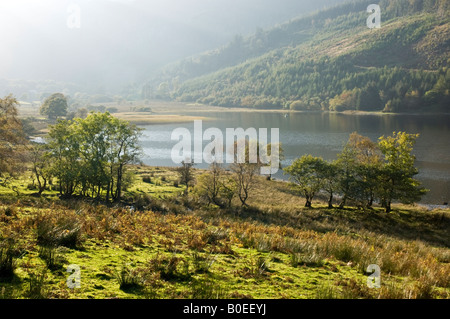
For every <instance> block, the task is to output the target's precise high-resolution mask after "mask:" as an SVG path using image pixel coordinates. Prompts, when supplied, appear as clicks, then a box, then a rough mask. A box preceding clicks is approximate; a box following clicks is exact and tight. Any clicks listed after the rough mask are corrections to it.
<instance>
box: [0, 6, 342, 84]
mask: <svg viewBox="0 0 450 319" xmlns="http://www.w3.org/2000/svg"><path fill="white" fill-rule="evenodd" d="M341 1H343V0H341ZM336 2H339V0H316V1H313V2H312V1H306V0H39V1H36V0H0V38H1V45H0V79H2V78H8V79H10V78H14V79H25V80H28V79H30V80H39V79H52V80H57V81H65V82H76V83H81V84H86V85H89V84H91V83H103V84H104V85H105V86H110V85H114V84H118V85H123V84H124V83H127V82H131V81H141V80H143V79H145V77H146V76H147V75H148V74H149V73H150V72H152V71H154V70H155V69H157V68H159V67H162V66H163V65H165V64H167V63H170V62H173V61H176V60H179V59H181V58H184V57H186V56H190V55H194V54H197V53H200V52H203V51H206V50H211V49H215V48H217V47H219V46H222V45H224V44H226V43H227V42H228V41H230V40H231V39H232V38H233V36H234V35H235V34H242V35H245V34H250V33H253V32H254V31H255V30H256V28H257V27H262V28H268V27H270V26H273V25H275V24H276V23H281V22H284V21H286V20H288V19H290V18H293V17H296V16H299V15H302V14H304V13H307V11H311V10H312V9H314V10H317V9H320V8H321V7H323V6H324V5H325V4H330V3H336ZM74 8H75V9H77V10H79V13H80V14H79V16H78V15H77V14H76V11H77V10H75V11H73V9H74ZM74 15H77V17H79V19H78V18H75V20H74V18H73V17H74ZM74 21H79V22H80V25H79V26H80V27H79V28H77V25H74Z"/></svg>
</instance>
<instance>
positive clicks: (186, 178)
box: [177, 161, 194, 195]
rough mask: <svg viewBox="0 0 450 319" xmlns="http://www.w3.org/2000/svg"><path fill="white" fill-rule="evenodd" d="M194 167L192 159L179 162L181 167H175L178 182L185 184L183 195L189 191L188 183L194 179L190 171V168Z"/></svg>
mask: <svg viewBox="0 0 450 319" xmlns="http://www.w3.org/2000/svg"><path fill="white" fill-rule="evenodd" d="M193 167H194V163H193V162H192V161H190V162H186V161H182V162H181V167H179V168H177V172H178V174H179V175H180V184H182V185H185V186H186V189H185V190H184V195H187V194H188V192H189V185H190V184H191V183H192V182H193V181H194V174H193V172H192V168H193Z"/></svg>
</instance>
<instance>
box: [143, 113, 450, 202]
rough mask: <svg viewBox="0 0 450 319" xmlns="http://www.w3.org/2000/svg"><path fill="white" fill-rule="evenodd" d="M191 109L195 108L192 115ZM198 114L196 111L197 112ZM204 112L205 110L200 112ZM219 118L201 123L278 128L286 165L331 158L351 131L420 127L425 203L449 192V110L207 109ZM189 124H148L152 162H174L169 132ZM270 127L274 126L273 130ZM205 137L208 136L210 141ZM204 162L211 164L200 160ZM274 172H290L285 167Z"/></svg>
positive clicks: (146, 143)
mask: <svg viewBox="0 0 450 319" xmlns="http://www.w3.org/2000/svg"><path fill="white" fill-rule="evenodd" d="M192 114H193V113H191V115H192ZM194 115H195V114H194ZM197 115H204V114H197ZM208 116H209V117H214V118H215V120H211V121H204V122H203V129H204V130H205V129H207V128H209V127H217V128H219V129H221V130H223V132H225V129H226V128H238V127H242V128H244V129H246V128H249V127H254V128H269V129H270V128H279V129H280V140H281V143H282V144H283V149H284V152H285V160H284V161H283V163H282V164H283V165H284V166H286V165H289V164H290V163H292V161H293V160H294V159H295V158H297V157H299V156H302V155H304V154H312V155H314V156H321V157H323V158H324V159H327V160H333V159H335V158H336V155H337V154H338V153H339V152H340V150H341V149H342V146H343V145H344V143H345V142H346V141H347V140H348V137H349V135H350V134H351V133H352V132H355V131H357V132H358V133H359V134H361V135H365V136H368V137H370V138H371V139H372V140H373V141H376V140H378V138H379V137H380V136H383V135H385V136H386V135H390V134H392V132H394V131H405V132H407V133H414V134H415V133H419V134H420V137H419V139H418V140H417V143H416V146H415V149H414V154H415V155H416V158H417V163H416V165H417V167H418V168H419V169H420V174H419V176H418V178H419V179H420V180H421V181H422V182H423V183H424V186H425V187H427V188H428V189H430V190H431V192H430V193H429V194H428V195H427V196H426V197H425V198H424V200H423V202H424V203H433V204H442V203H443V202H448V201H449V199H450V198H449V197H450V147H449V141H450V116H448V115H447V116H442V115H439V116H433V115H350V114H340V113H339V114H338V113H291V114H289V116H287V117H285V116H284V114H278V113H270V112H267V113H264V112H230V113H208ZM180 126H181V127H186V128H188V129H189V130H190V131H191V132H192V134H193V123H186V124H181V125H180V124H176V125H174V124H167V125H152V126H145V127H144V128H145V132H144V136H143V137H142V139H141V143H142V146H143V149H144V153H145V156H144V157H143V162H144V163H146V164H148V165H156V166H173V165H174V164H173V163H172V161H171V158H170V154H171V149H172V147H173V146H174V145H175V144H176V141H171V133H172V131H173V130H174V129H175V128H177V127H180ZM269 131H270V130H269ZM206 143H207V142H204V145H206ZM197 167H200V168H206V167H207V165H197ZM275 177H276V178H284V179H285V178H286V177H285V176H283V174H282V172H279V173H277V174H276V175H275Z"/></svg>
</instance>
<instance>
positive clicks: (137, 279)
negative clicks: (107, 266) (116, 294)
mask: <svg viewBox="0 0 450 319" xmlns="http://www.w3.org/2000/svg"><path fill="white" fill-rule="evenodd" d="M115 275H116V279H117V281H118V282H119V287H120V289H122V290H130V289H136V288H141V287H142V286H141V285H142V278H141V276H140V275H139V273H138V272H137V271H135V270H131V269H129V268H128V267H127V266H126V265H122V269H121V270H120V271H119V272H116V274H115Z"/></svg>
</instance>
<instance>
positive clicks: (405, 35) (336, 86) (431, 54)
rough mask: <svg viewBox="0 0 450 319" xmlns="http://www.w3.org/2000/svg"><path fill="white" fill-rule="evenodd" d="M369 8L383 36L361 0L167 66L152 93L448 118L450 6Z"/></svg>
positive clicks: (224, 102)
mask: <svg viewBox="0 0 450 319" xmlns="http://www.w3.org/2000/svg"><path fill="white" fill-rule="evenodd" d="M370 3H378V4H379V5H380V7H381V10H382V11H381V13H382V26H381V28H380V29H369V28H368V27H367V25H366V19H367V17H368V16H369V13H367V12H366V8H367V5H368V4H369V3H368V2H367V1H354V2H350V3H347V4H344V5H340V6H337V7H334V8H331V9H328V10H324V11H320V12H318V13H316V14H313V15H310V16H307V17H303V18H300V19H297V20H294V21H290V22H288V23H285V24H284V25H281V26H279V27H276V28H274V29H270V30H267V31H262V30H260V32H258V33H256V34H255V35H253V36H251V37H248V38H245V39H244V38H236V39H235V41H233V42H232V43H230V44H229V45H228V46H227V47H224V48H222V49H219V50H217V51H215V52H209V53H207V54H203V55H200V56H198V57H195V58H193V59H192V60H188V61H186V60H185V61H183V62H181V63H178V64H175V65H172V66H171V67H170V68H167V69H166V70H165V74H163V75H162V76H161V77H160V80H161V83H160V84H159V86H158V87H156V88H155V89H156V91H155V92H154V93H153V94H154V95H155V96H157V97H168V96H170V97H172V98H175V99H178V100H181V101H187V102H199V103H206V104H213V105H219V106H244V107H258V108H291V109H300V110H305V109H307V110H336V111H343V110H367V111H382V110H384V111H386V112H415V111H423V110H425V111H445V112H448V111H450V92H449V91H450V70H449V69H448V65H449V64H450V50H449V48H450V4H449V2H448V1H445V0H429V1H419V0H410V1H409V0H408V1H407V0H400V1H394V0H381V1H370ZM147 89H148V87H147ZM144 93H148V92H146V91H145V90H144Z"/></svg>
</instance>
